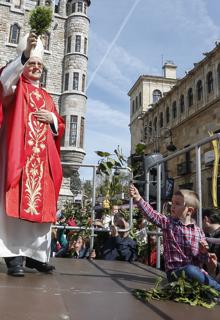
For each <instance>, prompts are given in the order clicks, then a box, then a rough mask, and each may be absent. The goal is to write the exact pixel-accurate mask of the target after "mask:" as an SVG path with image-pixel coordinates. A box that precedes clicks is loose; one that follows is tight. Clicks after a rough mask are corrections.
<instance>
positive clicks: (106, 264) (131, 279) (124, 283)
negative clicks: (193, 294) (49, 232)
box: [0, 259, 220, 320]
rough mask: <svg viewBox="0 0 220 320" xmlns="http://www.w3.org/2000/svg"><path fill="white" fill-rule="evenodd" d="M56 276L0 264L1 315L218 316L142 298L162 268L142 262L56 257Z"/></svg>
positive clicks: (41, 319)
mask: <svg viewBox="0 0 220 320" xmlns="http://www.w3.org/2000/svg"><path fill="white" fill-rule="evenodd" d="M51 262H52V263H53V264H54V265H55V266H56V272H54V274H53V275H45V274H40V273H37V272H31V271H30V272H28V273H26V275H25V277H24V278H13V277H10V276H8V275H7V274H5V266H4V264H3V262H1V263H0V320H70V319H71V320H158V319H165V320H186V319H189V320H207V319H209V320H219V319H220V306H216V307H215V308H214V309H211V310H208V309H205V308H201V307H190V306H189V305H185V304H179V303H175V302H165V301H151V302H150V303H147V304H145V303H142V302H140V301H138V300H136V299H135V298H134V297H133V296H132V295H131V293H130V292H131V290H132V289H133V288H147V287H150V286H152V285H153V284H154V282H155V278H156V277H157V276H158V274H162V275H163V273H161V272H159V271H157V270H155V269H153V268H149V267H146V266H144V265H142V264H139V263H133V264H129V263H126V262H119V261H117V262H112V261H101V260H92V261H89V260H74V259H52V261H51Z"/></svg>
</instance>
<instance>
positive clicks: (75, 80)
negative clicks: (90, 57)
mask: <svg viewBox="0 0 220 320" xmlns="http://www.w3.org/2000/svg"><path fill="white" fill-rule="evenodd" d="M78 89H79V72H73V90H78Z"/></svg>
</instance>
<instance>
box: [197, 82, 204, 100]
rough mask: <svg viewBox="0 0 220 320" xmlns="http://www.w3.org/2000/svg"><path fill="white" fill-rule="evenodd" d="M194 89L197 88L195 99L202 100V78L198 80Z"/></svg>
mask: <svg viewBox="0 0 220 320" xmlns="http://www.w3.org/2000/svg"><path fill="white" fill-rule="evenodd" d="M196 90H197V99H198V101H200V100H202V90H203V89H202V80H199V81H198V82H197V84H196Z"/></svg>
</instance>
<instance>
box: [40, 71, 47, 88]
mask: <svg viewBox="0 0 220 320" xmlns="http://www.w3.org/2000/svg"><path fill="white" fill-rule="evenodd" d="M40 83H41V86H42V87H43V88H46V85H47V69H46V68H44V69H43V72H42V75H41V78H40Z"/></svg>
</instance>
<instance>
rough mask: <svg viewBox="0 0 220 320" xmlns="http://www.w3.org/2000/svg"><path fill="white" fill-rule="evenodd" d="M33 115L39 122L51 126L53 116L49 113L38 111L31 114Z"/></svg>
mask: <svg viewBox="0 0 220 320" xmlns="http://www.w3.org/2000/svg"><path fill="white" fill-rule="evenodd" d="M33 115H34V116H35V118H36V119H37V120H38V121H40V122H44V123H50V124H53V116H52V114H51V112H50V111H47V110H38V111H37V112H33Z"/></svg>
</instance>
